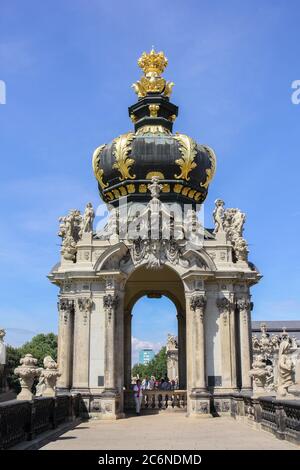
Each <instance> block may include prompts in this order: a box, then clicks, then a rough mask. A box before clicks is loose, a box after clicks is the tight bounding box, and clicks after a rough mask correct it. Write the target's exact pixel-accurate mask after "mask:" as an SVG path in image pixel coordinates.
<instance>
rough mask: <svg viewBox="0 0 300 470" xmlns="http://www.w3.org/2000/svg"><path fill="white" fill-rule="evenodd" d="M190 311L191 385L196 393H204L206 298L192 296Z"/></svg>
mask: <svg viewBox="0 0 300 470" xmlns="http://www.w3.org/2000/svg"><path fill="white" fill-rule="evenodd" d="M190 307H191V310H192V312H191V313H192V322H190V325H189V327H191V326H192V334H189V337H190V339H191V340H192V345H193V347H192V350H193V360H192V364H193V368H192V375H193V376H192V384H193V387H192V388H193V389H194V390H197V392H206V391H207V387H206V367H205V336H204V313H205V307H206V297H205V295H204V294H200V293H196V294H193V295H192V297H191V300H190Z"/></svg>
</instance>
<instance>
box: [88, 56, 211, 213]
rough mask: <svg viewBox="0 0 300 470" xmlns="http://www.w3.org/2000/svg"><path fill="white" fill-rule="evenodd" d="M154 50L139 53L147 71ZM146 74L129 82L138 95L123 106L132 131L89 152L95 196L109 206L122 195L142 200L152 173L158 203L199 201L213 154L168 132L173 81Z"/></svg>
mask: <svg viewBox="0 0 300 470" xmlns="http://www.w3.org/2000/svg"><path fill="white" fill-rule="evenodd" d="M151 54H152V56H151ZM159 54H162V53H158V54H157V53H155V51H151V53H150V54H149V55H145V56H142V57H144V59H143V60H144V61H145V60H146V59H147V60H149V61H150V62H151V64H150V65H151V66H152V69H151V70H153V69H154V68H155V67H154V66H153V61H154V60H161V57H162V56H161V55H160V56H159ZM157 56H159V58H158V59H157ZM149 57H150V59H148V58H149ZM145 58H146V59H145ZM165 60H166V59H165ZM155 64H156V63H155ZM155 66H156V67H157V70H158V66H157V65H155ZM145 69H146V67H144V68H143V70H145ZM147 70H148V69H147ZM160 70H161V69H160ZM153 73H154V72H152V74H153ZM148 75H149V73H148ZM148 75H147V74H145V77H146V78H145V77H142V79H141V81H140V82H137V84H138V85H137V84H135V85H134V87H135V89H136V92H137V94H138V96H139V100H138V102H137V103H136V104H134V105H133V106H131V107H129V115H130V117H131V120H132V121H133V123H134V127H135V129H134V132H128V133H126V134H123V135H121V136H119V137H117V138H116V139H114V140H113V141H112V142H111V143H109V144H107V145H101V146H100V147H98V148H97V149H96V150H95V152H94V155H93V169H94V173H95V176H96V178H97V180H98V187H99V192H100V196H101V197H102V199H103V200H104V201H105V202H108V203H111V204H113V205H116V204H118V201H119V199H120V198H122V197H124V196H127V200H128V202H130V201H136V202H141V201H142V202H147V201H148V200H150V197H151V196H150V192H149V191H148V184H149V183H150V181H151V178H152V177H153V176H158V177H159V178H160V183H161V184H162V185H163V189H162V192H161V194H160V199H161V200H162V201H166V202H175V201H177V202H180V203H193V204H197V203H198V204H199V203H202V202H203V201H204V200H205V198H206V195H207V191H208V185H209V183H210V181H211V179H212V178H213V176H214V173H215V169H216V157H215V154H214V152H213V150H212V149H211V148H209V147H207V146H205V145H199V144H197V143H196V142H195V141H194V140H193V139H192V138H191V137H189V136H187V135H185V134H180V133H176V134H172V128H173V122H174V121H175V119H176V117H177V115H178V108H177V106H175V105H174V104H172V103H171V102H170V101H169V95H170V93H171V89H172V86H173V84H172V83H170V82H166V81H165V80H164V79H163V78H162V77H160V76H156V77H154V79H153V77H152V78H151V80H152V81H151V80H150V79H149V78H147V76H148ZM143 79H144V81H143ZM147 80H148V81H147ZM155 80H156V81H155ZM158 80H159V82H158ZM153 83H154V85H153ZM151 90H154V91H151ZM166 95H167V96H166Z"/></svg>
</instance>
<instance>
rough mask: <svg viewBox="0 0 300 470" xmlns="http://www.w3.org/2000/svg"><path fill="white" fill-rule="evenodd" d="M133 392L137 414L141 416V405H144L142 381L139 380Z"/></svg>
mask: <svg viewBox="0 0 300 470" xmlns="http://www.w3.org/2000/svg"><path fill="white" fill-rule="evenodd" d="M133 392H134V401H135V409H136V414H137V415H140V414H141V405H142V400H143V391H142V386H141V381H140V379H138V380H137V381H136V384H135V386H134V387H133Z"/></svg>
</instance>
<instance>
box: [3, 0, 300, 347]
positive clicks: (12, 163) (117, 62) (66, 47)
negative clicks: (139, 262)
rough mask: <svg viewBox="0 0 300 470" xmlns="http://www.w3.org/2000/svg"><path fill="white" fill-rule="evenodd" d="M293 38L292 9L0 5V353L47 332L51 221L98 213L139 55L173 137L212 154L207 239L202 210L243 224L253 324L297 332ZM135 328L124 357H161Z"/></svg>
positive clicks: (299, 203) (253, 4)
mask: <svg viewBox="0 0 300 470" xmlns="http://www.w3.org/2000/svg"><path fill="white" fill-rule="evenodd" d="M299 24H300V4H299V2H297V1H296V0H295V1H293V0H290V1H289V2H286V1H284V0H282V1H276V0H274V1H271V0H251V1H248V2H242V1H232V0H228V1H227V2H224V1H218V0H215V1H214V2H210V1H200V0H195V1H189V0H186V1H184V2H183V1H178V0H172V1H168V0H167V1H164V2H161V1H157V0H152V1H151V2H148V3H147V2H144V3H143V2H142V3H141V2H136V1H126V2H121V1H113V0H112V1H111V2H106V1H100V0H89V1H88V2H87V1H84V0H69V1H67V0H62V1H49V0H44V1H43V2H41V1H38V0H35V1H33V0H27V1H26V2H24V1H21V0H19V1H17V0H1V14H0V80H3V81H4V82H5V83H6V92H7V96H6V100H7V102H6V104H5V105H0V155H1V172H0V193H1V199H0V201H1V213H2V214H1V215H2V224H1V232H0V261H1V271H0V276H1V279H0V285H1V302H0V325H3V326H4V327H6V328H7V331H8V333H7V341H8V342H10V343H12V344H20V343H22V342H23V341H24V340H25V339H28V338H30V336H32V335H33V334H34V333H36V332H41V331H45V332H48V331H56V329H57V310H56V294H57V289H56V287H55V286H52V285H51V284H50V283H49V281H48V280H47V278H46V275H47V273H48V272H49V270H50V268H51V267H52V266H53V265H54V264H55V263H56V262H57V260H58V256H59V239H58V237H57V236H56V233H57V227H58V223H57V218H58V216H60V215H63V214H64V213H65V212H66V211H68V209H69V208H73V207H78V208H80V209H83V208H84V205H85V204H86V202H88V201H92V202H93V204H94V205H95V206H96V205H97V204H98V203H99V199H98V193H97V187H96V183H95V179H94V176H93V173H92V169H91V155H92V152H93V150H94V149H95V148H96V147H97V146H98V145H100V144H102V143H105V142H108V141H110V140H111V139H112V138H114V137H116V136H117V135H119V134H120V133H123V132H126V131H128V130H130V129H131V128H132V124H131V122H130V121H129V118H128V116H127V107H128V106H129V105H131V104H133V103H134V102H135V100H136V98H135V95H134V93H133V91H132V89H131V88H130V85H131V83H132V82H133V81H135V80H136V79H138V78H139V77H140V71H139V69H138V67H137V64H136V61H137V58H138V57H139V56H140V54H141V53H142V52H143V51H144V50H149V49H150V48H151V46H152V45H155V47H156V48H157V49H159V50H161V49H162V50H164V51H165V53H166V55H167V57H168V59H169V66H168V68H167V70H166V72H165V77H166V78H167V79H171V80H172V81H174V82H175V87H174V92H173V95H172V101H173V102H174V103H175V104H177V105H178V106H179V113H180V114H179V117H178V119H177V121H176V125H175V130H176V131H181V132H185V133H187V134H189V135H191V136H192V137H193V138H195V139H196V140H197V141H198V142H200V143H206V144H208V145H210V146H212V147H213V148H214V150H215V152H216V154H217V158H218V166H217V174H216V176H215V179H214V181H213V183H212V184H211V187H210V191H209V195H208V198H207V201H206V204H205V223H206V226H208V227H209V226H212V217H211V213H212V210H213V203H214V200H215V199H216V198H217V197H221V198H222V199H224V200H225V202H226V205H227V207H239V208H241V209H242V210H243V211H244V212H246V214H247V223H246V231H245V236H246V238H247V240H248V242H249V246H250V250H251V254H250V259H251V261H253V262H254V263H255V264H256V265H257V266H258V267H259V269H260V270H261V272H262V274H263V275H264V277H263V279H262V281H261V282H260V284H259V285H258V286H256V287H255V288H253V291H252V293H253V301H254V304H255V308H254V312H253V318H254V319H299V317H300V300H299V281H300V264H299V248H298V238H299V230H300V224H299V219H300V198H299V170H300V162H299V124H300V105H293V104H292V102H291V94H292V89H291V84H292V82H293V81H294V80H297V79H300V67H299V62H300V59H299V53H298V44H299V36H300V33H299ZM164 302H165V301H161V304H160V307H159V308H158V307H157V308H153V305H154V304H153V303H152V304H150V303H149V301H146V300H142V301H141V304H140V307H138V306H137V307H136V309H138V308H140V310H142V308H144V307H145V305H147V309H148V310H147V312H148V313H149V315H147V321H148V320H149V316H150V315H154V310H155V311H156V312H157V311H158V310H159V309H161V310H160V311H161V312H162V313H164V314H165V312H166V311H168V312H169V313H170V312H171V309H170V307H168V305H167V304H165V303H164ZM151 305H152V307H151ZM157 305H158V304H157ZM169 313H168V314H169ZM170 314H171V313H170ZM136 318H137V319H134V322H137V323H136V325H135V326H134V328H135V331H136V333H135V334H136V335H137V339H138V340H139V341H152V342H160V341H162V338H161V337H160V334H158V332H157V331H158V330H157V322H156V320H155V321H153V322H148V323H147V325H146V320H145V323H143V319H142V317H141V313H136ZM145 318H146V316H145ZM153 318H154V317H153ZM155 318H156V317H155ZM162 318H164V316H163V315H162ZM162 321H163V320H162ZM152 323H153V324H152ZM151 325H152V326H151ZM165 326H166V321H165V323H164V324H163V325H162V328H160V331H164V332H165V331H166V328H167V327H165Z"/></svg>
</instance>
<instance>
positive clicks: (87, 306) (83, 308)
mask: <svg viewBox="0 0 300 470" xmlns="http://www.w3.org/2000/svg"><path fill="white" fill-rule="evenodd" d="M77 305H78V308H79V310H80V312H82V313H83V324H84V325H86V324H87V320H88V315H89V314H90V313H91V310H92V307H93V301H92V299H91V298H90V297H79V298H78V299H77Z"/></svg>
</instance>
